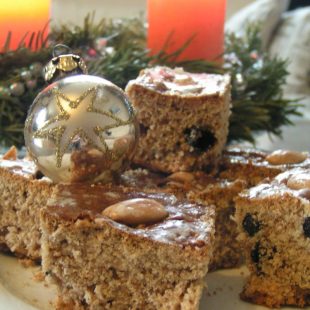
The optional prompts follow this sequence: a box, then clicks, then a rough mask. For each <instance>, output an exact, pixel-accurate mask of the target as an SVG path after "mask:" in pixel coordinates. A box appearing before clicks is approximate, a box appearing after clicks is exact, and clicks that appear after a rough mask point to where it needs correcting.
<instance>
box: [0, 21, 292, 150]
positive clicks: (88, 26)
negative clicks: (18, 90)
mask: <svg viewBox="0 0 310 310" xmlns="http://www.w3.org/2000/svg"><path fill="white" fill-rule="evenodd" d="M43 33H44V31H42V32H40V33H39V34H37V35H33V34H31V36H30V39H31V38H32V39H31V40H28V43H27V44H26V43H25V42H26V40H25V39H23V41H22V42H21V47H20V48H19V49H17V50H16V51H10V50H9V43H10V42H9V41H10V37H8V40H7V43H6V46H5V48H4V49H3V51H2V52H1V53H0V77H1V78H0V143H2V144H5V145H12V144H15V145H17V146H21V145H23V144H24V141H23V127H24V121H25V118H26V113H27V110H28V108H29V106H30V105H31V103H32V102H33V99H34V97H35V95H36V94H37V93H38V92H39V91H40V90H41V89H42V88H43V87H44V82H43V79H42V78H39V79H38V80H37V81H36V82H37V87H35V88H34V89H32V90H26V92H25V94H24V95H22V96H19V97H14V96H12V95H10V94H8V93H7V92H6V91H5V90H7V89H8V88H9V86H10V85H11V84H12V83H14V82H23V81H22V78H21V72H22V70H26V69H27V68H29V66H30V65H31V64H32V63H34V62H40V63H42V64H45V63H46V62H47V61H48V60H49V59H50V58H51V48H49V47H47V46H46V40H45V39H43V38H44V36H43ZM259 37H260V36H259V29H258V27H257V26H251V27H249V28H248V31H247V35H246V38H245V39H241V38H238V37H236V36H235V35H234V34H229V35H227V40H226V52H225V54H224V59H225V65H224V68H222V67H219V66H218V65H217V64H214V63H210V62H207V61H204V60H191V61H177V56H178V55H180V54H181V53H182V51H183V50H184V49H185V48H186V46H187V45H188V44H190V41H191V39H189V40H188V42H186V43H185V45H184V46H183V47H182V48H181V49H179V50H177V51H175V52H174V53H172V54H169V55H168V54H165V53H164V52H160V53H158V54H157V55H153V56H151V55H150V54H149V51H148V50H147V49H146V46H145V41H146V40H145V39H146V31H145V27H144V24H143V21H142V19H133V20H107V19H102V20H101V21H100V22H98V23H95V22H94V21H93V16H92V15H89V16H87V17H86V18H85V20H84V25H83V26H82V27H79V26H73V27H71V26H69V25H61V26H58V27H53V28H52V31H51V34H50V35H49V41H50V44H49V46H53V45H54V44H57V43H62V44H66V45H68V46H70V47H71V48H72V49H73V51H74V52H75V53H79V54H81V55H82V56H84V58H85V60H86V62H87V65H88V68H89V73H90V74H94V75H98V76H102V77H105V78H107V79H109V80H111V81H112V82H114V83H115V84H117V85H119V86H120V87H122V88H124V87H125V86H126V84H127V82H128V81H129V80H131V79H134V78H135V77H136V76H137V75H138V74H139V72H140V70H142V69H144V68H146V67H150V66H153V65H157V64H160V65H168V66H172V67H175V66H180V67H184V69H185V70H187V71H190V72H209V73H211V72H212V73H224V72H228V73H230V74H231V77H232V115H231V119H230V132H229V141H230V142H231V141H244V140H247V141H251V142H254V139H255V133H256V132H259V131H267V132H270V133H274V134H276V135H280V134H281V126H282V125H288V124H291V121H290V119H289V118H290V116H292V115H298V112H297V108H298V105H297V104H296V102H295V101H290V100H286V99H284V98H283V95H282V91H281V87H282V86H283V85H284V83H285V77H286V75H287V72H286V62H285V61H283V60H280V59H277V58H271V57H270V56H269V55H268V54H264V53H263V52H262V49H261V42H260V39H259ZM100 38H101V39H102V38H105V39H107V46H108V47H113V52H111V53H108V52H107V51H108V50H107V49H106V52H105V50H103V51H102V50H99V49H98V46H97V40H98V39H100ZM28 39H29V37H28ZM38 43H41V44H43V45H42V48H40V49H38V48H37V47H38ZM31 48H32V49H31ZM89 49H93V50H95V52H96V57H90V55H89V54H88V52H89Z"/></svg>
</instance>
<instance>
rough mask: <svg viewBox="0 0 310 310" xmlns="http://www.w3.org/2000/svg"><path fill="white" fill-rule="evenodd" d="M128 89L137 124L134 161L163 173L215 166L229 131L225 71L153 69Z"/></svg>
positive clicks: (227, 83)
mask: <svg viewBox="0 0 310 310" xmlns="http://www.w3.org/2000/svg"><path fill="white" fill-rule="evenodd" d="M126 92H127V95H128V96H129V98H130V100H131V102H132V105H133V107H134V108H135V110H136V112H137V119H138V122H139V124H140V141H139V146H138V150H137V152H136V155H135V157H134V162H135V163H137V164H139V165H141V166H144V167H148V168H151V169H153V170H159V171H162V172H167V173H171V172H177V171H192V170H201V169H205V168H207V169H211V167H214V166H216V164H217V162H218V160H219V158H220V155H221V153H222V150H223V148H224V146H225V143H226V138H227V134H228V121H229V115H230V77H229V76H228V75H218V74H194V73H188V72H185V71H183V69H181V68H176V69H170V68H167V67H154V68H150V69H145V70H142V71H141V73H140V75H139V76H138V78H137V79H135V80H132V81H130V82H129V83H128V85H127V87H126Z"/></svg>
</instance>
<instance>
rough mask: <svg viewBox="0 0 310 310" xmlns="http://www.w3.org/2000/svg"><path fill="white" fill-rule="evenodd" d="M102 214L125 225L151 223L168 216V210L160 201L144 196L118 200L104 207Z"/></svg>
mask: <svg viewBox="0 0 310 310" xmlns="http://www.w3.org/2000/svg"><path fill="white" fill-rule="evenodd" d="M102 214H103V215H105V216H107V217H109V218H110V219H112V220H114V221H115V222H119V223H122V224H126V225H139V224H152V223H156V222H160V221H162V220H163V219H165V218H166V217H167V216H168V212H167V211H166V209H165V208H164V206H163V205H162V204H161V203H159V202H158V201H156V200H154V199H146V198H136V199H129V200H124V201H120V202H118V203H116V204H114V205H111V206H109V207H108V208H106V209H105V210H104V211H103V212H102Z"/></svg>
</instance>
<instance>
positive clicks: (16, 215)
mask: <svg viewBox="0 0 310 310" xmlns="http://www.w3.org/2000/svg"><path fill="white" fill-rule="evenodd" d="M4 158H6V157H4ZM40 177H41V176H40V175H39V174H38V173H37V171H36V167H35V164H34V163H33V162H32V161H29V160H18V159H3V158H2V159H0V247H1V249H3V250H9V251H10V252H12V253H14V254H15V255H17V256H22V257H28V258H31V259H33V260H40V258H41V255H40V237H41V233H40V229H39V228H40V224H39V217H38V215H39V213H40V209H41V208H42V207H44V206H45V205H46V202H47V199H48V198H49V197H50V195H51V192H52V184H51V182H50V181H47V180H43V179H39V178H40Z"/></svg>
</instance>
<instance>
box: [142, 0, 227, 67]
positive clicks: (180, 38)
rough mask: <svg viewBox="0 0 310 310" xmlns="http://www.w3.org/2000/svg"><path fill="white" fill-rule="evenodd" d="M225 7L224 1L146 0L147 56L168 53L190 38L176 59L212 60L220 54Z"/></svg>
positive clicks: (222, 46)
mask: <svg viewBox="0 0 310 310" xmlns="http://www.w3.org/2000/svg"><path fill="white" fill-rule="evenodd" d="M225 8H226V1H225V0H148V23H149V27H148V47H149V49H150V50H151V54H156V53H158V52H159V51H161V50H163V49H164V50H165V52H167V53H172V52H174V51H176V50H177V49H178V48H180V47H182V46H184V44H185V42H186V41H187V40H189V39H190V38H191V37H193V36H194V37H193V39H192V41H191V44H190V45H189V46H188V47H187V48H186V50H184V52H183V53H182V54H181V55H180V56H179V58H178V60H190V59H205V60H209V61H212V60H215V59H216V58H217V57H219V56H220V55H221V54H222V53H223V51H224V20H225ZM169 37H170V40H169V42H168V43H169V44H168V45H167V46H166V47H165V48H164V46H165V43H166V42H167V40H168V38H169Z"/></svg>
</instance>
